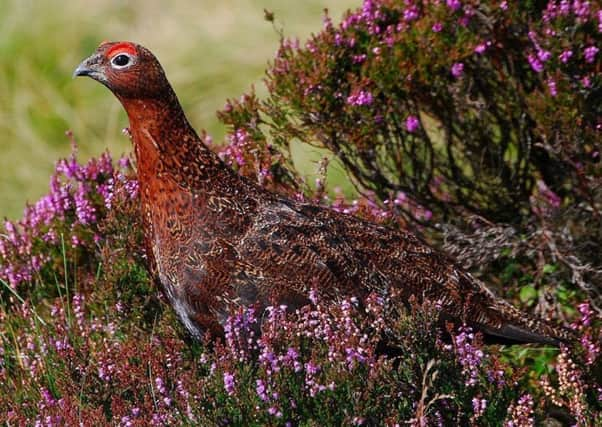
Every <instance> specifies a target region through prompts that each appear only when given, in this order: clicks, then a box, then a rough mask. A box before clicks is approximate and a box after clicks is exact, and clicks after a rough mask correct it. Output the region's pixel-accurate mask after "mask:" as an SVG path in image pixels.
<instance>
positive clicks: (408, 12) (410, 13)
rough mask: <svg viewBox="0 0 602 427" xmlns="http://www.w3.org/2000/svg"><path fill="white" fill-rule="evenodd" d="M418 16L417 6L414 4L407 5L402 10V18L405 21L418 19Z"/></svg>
mask: <svg viewBox="0 0 602 427" xmlns="http://www.w3.org/2000/svg"><path fill="white" fill-rule="evenodd" d="M418 16H419V13H418V8H417V7H416V6H415V5H411V6H408V7H406V9H405V10H404V11H403V20H404V21H406V22H410V21H414V20H416V19H418Z"/></svg>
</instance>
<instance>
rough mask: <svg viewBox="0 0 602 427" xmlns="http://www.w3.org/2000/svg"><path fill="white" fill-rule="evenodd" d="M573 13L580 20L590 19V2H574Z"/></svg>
mask: <svg viewBox="0 0 602 427" xmlns="http://www.w3.org/2000/svg"><path fill="white" fill-rule="evenodd" d="M573 13H574V14H575V16H577V17H578V18H581V19H587V18H588V17H589V2H588V1H580V0H575V1H573Z"/></svg>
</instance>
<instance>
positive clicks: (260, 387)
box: [255, 379, 270, 402]
mask: <svg viewBox="0 0 602 427" xmlns="http://www.w3.org/2000/svg"><path fill="white" fill-rule="evenodd" d="M255 392H256V393H257V396H259V398H260V399H261V400H263V401H264V402H267V401H268V400H270V397H269V396H268V394H267V393H266V386H265V382H264V381H263V380H262V379H258V380H257V381H256V386H255Z"/></svg>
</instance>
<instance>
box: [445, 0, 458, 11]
mask: <svg viewBox="0 0 602 427" xmlns="http://www.w3.org/2000/svg"><path fill="white" fill-rule="evenodd" d="M445 3H446V4H447V7H449V8H450V9H451V10H453V11H456V10H458V9H460V8H461V7H462V2H461V1H460V0H446V1H445Z"/></svg>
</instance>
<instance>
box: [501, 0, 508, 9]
mask: <svg viewBox="0 0 602 427" xmlns="http://www.w3.org/2000/svg"><path fill="white" fill-rule="evenodd" d="M500 9H502V10H508V2H507V1H505V0H504V1H503V2H501V3H500Z"/></svg>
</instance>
